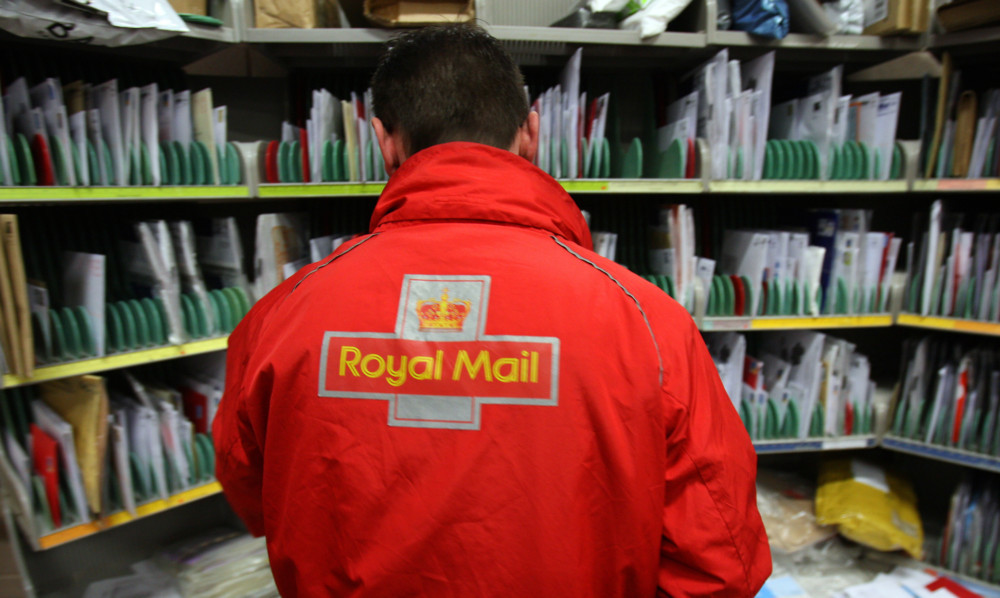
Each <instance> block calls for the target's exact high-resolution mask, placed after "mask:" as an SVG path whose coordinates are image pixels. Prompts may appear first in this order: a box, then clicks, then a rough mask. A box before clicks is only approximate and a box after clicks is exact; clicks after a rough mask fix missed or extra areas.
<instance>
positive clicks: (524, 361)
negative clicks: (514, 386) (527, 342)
mask: <svg viewBox="0 0 1000 598" xmlns="http://www.w3.org/2000/svg"><path fill="white" fill-rule="evenodd" d="M517 371H518V372H520V373H521V382H527V381H528V352H527V351H521V366H520V367H519V368H518V369H517Z"/></svg>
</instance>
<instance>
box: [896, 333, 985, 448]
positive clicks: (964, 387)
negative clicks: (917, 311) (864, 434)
mask: <svg viewBox="0 0 1000 598" xmlns="http://www.w3.org/2000/svg"><path fill="white" fill-rule="evenodd" d="M963 340H964V339H963ZM902 357H903V360H902V371H901V372H900V385H899V394H898V398H897V400H896V405H895V411H894V412H893V414H892V427H891V433H892V434H893V435H895V436H897V437H900V438H907V439H911V440H918V441H921V442H926V443H929V444H937V445H941V446H947V447H953V448H958V449H963V450H966V451H973V452H977V453H984V454H987V455H994V456H1000V421H998V420H1000V361H998V360H1000V354H998V353H997V351H996V350H994V349H992V348H989V347H982V346H974V345H969V344H965V343H963V342H962V341H960V340H955V339H951V338H947V337H940V338H937V337H924V338H920V339H908V340H907V341H906V342H905V343H904V344H903V354H902Z"/></svg>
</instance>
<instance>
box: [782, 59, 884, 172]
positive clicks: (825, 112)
mask: <svg viewBox="0 0 1000 598" xmlns="http://www.w3.org/2000/svg"><path fill="white" fill-rule="evenodd" d="M842 73H843V67H842V66H837V67H834V68H833V69H831V70H830V71H828V72H826V73H823V74H820V75H817V76H814V77H812V78H810V79H809V85H808V88H809V95H807V96H805V97H802V98H797V99H793V100H789V101H786V102H782V103H780V104H776V105H775V106H773V107H772V108H771V120H770V125H769V131H768V138H769V139H770V141H768V147H767V148H766V150H765V151H766V155H765V157H764V164H765V166H764V169H765V175H764V178H769V179H802V178H807V179H820V180H844V179H847V180H874V181H886V180H890V179H899V178H901V177H902V176H903V167H904V157H903V149H902V146H900V145H899V144H898V143H897V142H896V127H897V124H898V121H899V105H900V100H901V98H902V95H901V94H900V93H892V94H888V95H880V94H879V93H878V92H875V93H870V94H866V95H862V96H857V97H854V96H852V95H841V89H842V87H841V83H842V82H841V78H842ZM803 156H804V157H803Z"/></svg>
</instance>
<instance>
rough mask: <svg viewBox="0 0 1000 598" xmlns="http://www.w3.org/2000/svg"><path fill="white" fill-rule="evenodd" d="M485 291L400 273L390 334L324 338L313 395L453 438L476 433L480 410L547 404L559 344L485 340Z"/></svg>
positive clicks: (459, 279) (552, 399) (484, 283)
mask: <svg viewBox="0 0 1000 598" xmlns="http://www.w3.org/2000/svg"><path fill="white" fill-rule="evenodd" d="M489 289H490V277H489V276H420V275H413V274H408V275H406V276H405V277H404V279H403V286H402V291H401V293H400V300H399V307H398V311H397V316H396V329H395V331H394V332H391V333H389V332H362V333H359V332H326V333H325V335H324V337H323V347H322V350H321V355H320V368H319V369H320V379H319V396H321V397H331V398H356V399H378V400H384V401H388V403H389V425H392V426H410V427H424V428H448V429H463V430H478V429H479V428H480V424H481V419H480V414H481V406H482V405H489V404H493V405H537V406H555V405H557V404H558V387H559V384H558V383H559V380H558V378H559V376H558V374H559V368H558V363H559V339H558V338H553V337H541V336H509V335H486V334H485V333H484V330H485V324H486V318H487V312H488V307H489ZM427 297H436V299H427Z"/></svg>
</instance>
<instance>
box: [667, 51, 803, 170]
mask: <svg viewBox="0 0 1000 598" xmlns="http://www.w3.org/2000/svg"><path fill="white" fill-rule="evenodd" d="M773 77H774V52H770V53H768V54H764V55H763V56H761V57H760V58H757V59H755V60H752V61H750V62H747V63H744V64H741V63H740V62H739V61H738V60H729V51H728V50H722V51H721V52H719V53H718V54H716V55H715V57H714V58H712V59H711V60H709V61H708V62H706V63H704V64H702V65H701V66H699V67H698V68H696V69H694V70H693V71H691V72H690V73H688V74H686V75H685V76H684V77H682V78H681V83H682V84H684V85H685V86H686V87H687V88H688V89H690V93H689V94H688V95H685V96H683V97H681V98H680V99H678V100H677V101H676V102H674V103H673V104H671V105H670V106H669V107H668V108H667V111H666V117H667V118H666V122H667V125H666V126H665V127H663V128H661V129H660V130H659V131H658V143H659V149H660V151H661V152H665V155H667V154H670V153H671V145H673V146H675V147H676V148H677V149H678V150H680V151H681V153H682V155H683V156H684V160H683V162H684V163H687V162H689V161H691V160H693V159H694V157H693V156H692V154H693V152H694V151H695V143H694V141H695V139H696V138H702V139H704V140H705V141H706V142H707V143H708V147H709V151H710V152H711V164H710V166H709V168H710V173H711V178H713V179H739V180H760V179H761V178H762V177H763V175H764V148H765V144H766V142H767V138H768V121H769V119H770V113H769V110H770V105H771V82H772V79H773ZM803 178H804V177H803Z"/></svg>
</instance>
